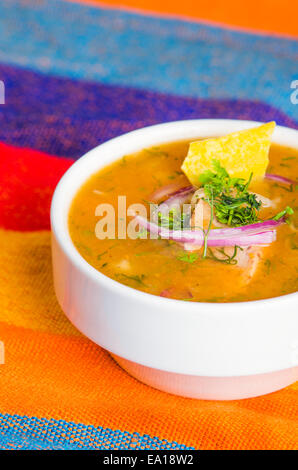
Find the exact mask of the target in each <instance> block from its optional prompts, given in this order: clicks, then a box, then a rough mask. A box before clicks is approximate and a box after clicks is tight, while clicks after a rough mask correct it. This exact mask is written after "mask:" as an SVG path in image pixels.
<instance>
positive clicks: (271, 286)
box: [69, 142, 298, 302]
mask: <svg viewBox="0 0 298 470" xmlns="http://www.w3.org/2000/svg"><path fill="white" fill-rule="evenodd" d="M188 146H189V142H175V143H170V144H167V145H162V146H160V147H152V148H148V149H144V150H142V151H140V152H138V153H135V154H132V155H127V156H125V157H123V158H122V159H121V160H118V161H117V162H115V163H113V164H111V165H109V166H107V167H105V168H104V169H101V170H100V171H99V172H98V173H96V174H94V175H93V176H92V177H91V178H90V179H89V180H88V181H87V182H86V183H85V184H84V185H83V186H82V187H81V189H80V190H79V192H78V193H77V194H76V196H75V198H74V200H73V203H72V206H71V209H70V213H69V231H70V235H71V238H72V240H73V243H74V244H75V246H76V248H77V249H78V251H79V252H80V254H81V255H82V256H83V258H85V260H86V261H87V262H88V263H89V264H91V265H92V266H93V267H94V268H96V269H97V270H98V271H101V272H102V273H103V274H105V275H106V276H108V277H110V278H112V279H115V280H116V281H118V282H120V283H123V284H126V285H128V286H130V287H133V288H135V289H139V290H142V291H144V292H148V293H150V294H154V295H158V296H160V295H161V296H164V297H170V298H175V299H181V300H188V301H197V302H236V301H247V300H257V299H264V298H269V297H275V296H280V295H284V294H288V293H291V292H296V291H297V286H298V234H297V227H298V216H297V210H298V202H297V187H296V186H295V185H292V186H289V185H284V184H280V183H279V182H276V181H271V180H268V179H265V180H263V181H262V182H259V183H257V184H252V185H251V186H250V191H253V192H256V193H258V194H261V195H262V196H265V197H267V198H269V199H270V200H272V201H274V207H266V208H265V207H264V208H262V209H261V211H260V216H261V218H262V220H264V219H268V218H271V217H273V216H274V215H275V214H277V213H278V212H279V211H282V210H283V209H284V208H285V207H286V206H290V207H291V208H292V209H293V210H294V211H295V212H294V215H291V217H290V218H289V220H288V223H285V224H282V225H281V226H279V227H278V228H277V240H276V241H274V242H273V243H271V244H270V245H269V246H264V247H263V246H262V247H261V248H260V249H259V250H258V253H257V256H256V257H255V258H254V266H253V270H252V269H251V266H250V267H249V269H246V268H243V267H241V266H239V265H237V264H233V263H229V262H220V261H218V260H216V259H213V258H212V256H208V257H206V258H205V259H203V258H202V251H203V250H201V251H197V252H195V253H189V252H187V251H184V249H183V247H182V245H181V244H179V243H176V242H174V241H171V240H165V239H154V240H152V239H150V238H146V239H143V238H141V236H140V237H139V238H137V239H130V238H128V237H126V238H125V239H119V238H117V215H118V214H117V211H118V196H120V195H122V196H126V205H127V207H128V206H129V205H130V204H135V203H141V204H144V205H145V206H147V208H148V214H149V204H148V202H149V201H151V197H152V194H153V193H154V192H155V191H156V190H158V188H161V187H163V186H165V185H171V186H173V188H174V187H183V186H187V185H189V182H188V180H187V178H186V177H185V175H184V174H183V173H182V172H181V164H182V162H183V160H184V158H185V156H186V154H187V151H188ZM269 158H270V163H269V167H268V169H267V172H268V173H273V174H277V175H281V176H284V177H288V178H291V179H292V180H295V181H297V172H298V151H297V150H294V149H291V148H285V147H279V146H275V145H272V146H271V149H270V154H269ZM171 186H170V187H171ZM104 203H108V204H112V205H113V206H114V208H115V213H116V237H115V239H109V238H106V239H98V238H97V237H96V235H95V228H96V224H97V223H98V221H99V219H100V217H99V216H96V215H95V210H96V207H97V206H98V205H99V204H104ZM130 220H131V217H127V223H129V221H130ZM140 234H142V230H140Z"/></svg>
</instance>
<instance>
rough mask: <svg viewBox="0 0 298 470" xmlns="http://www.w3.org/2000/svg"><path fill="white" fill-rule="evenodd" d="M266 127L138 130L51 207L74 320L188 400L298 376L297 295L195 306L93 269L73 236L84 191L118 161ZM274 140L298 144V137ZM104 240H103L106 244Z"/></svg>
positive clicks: (100, 157) (148, 379)
mask: <svg viewBox="0 0 298 470" xmlns="http://www.w3.org/2000/svg"><path fill="white" fill-rule="evenodd" d="M257 124H259V123H256V122H252V121H236V120H216V119H214V120H213V119H212V120H190V121H178V122H171V123H167V124H160V125H156V126H152V127H147V128H144V129H140V130H137V131H133V132H130V133H128V134H125V135H123V136H121V137H118V138H115V139H112V140H110V141H109V142H106V143H104V144H102V145H99V146H98V147H96V148H95V149H93V150H91V151H90V152H88V153H87V154H86V155H85V156H84V157H82V158H80V159H79V160H78V161H77V162H76V163H75V164H74V165H73V166H72V167H71V168H70V169H69V170H68V171H67V172H66V174H65V175H64V176H63V178H62V179H61V181H60V182H59V184H58V186H57V188H56V191H55V194H54V197H53V201H52V208H51V223H52V252H53V270H54V284H55V290H56V295H57V297H58V300H59V303H60V305H61V307H62V309H63V310H64V312H65V313H66V315H67V316H68V318H69V319H70V321H71V322H72V323H73V324H74V325H75V326H76V327H77V328H78V329H79V330H80V331H81V332H82V333H83V334H85V335H86V336H87V337H88V338H90V339H91V340H92V341H94V342H95V343H97V344H99V345H100V346H102V347H103V348H105V349H107V350H108V351H109V352H110V353H111V354H112V356H113V357H114V359H115V360H116V361H117V362H118V363H119V364H120V365H121V366H122V367H123V368H124V369H126V371H127V372H129V373H130V374H131V375H132V376H134V377H136V378H137V379H139V380H141V381H142V382H144V383H146V384H148V385H151V386H152V387H155V388H158V389H160V390H163V391H165V392H169V393H174V394H177V395H182V396H185V397H192V398H201V399H211V400H212V399H215V400H217V399H218V400H231V399H239V398H247V397H252V396H257V395H262V394H265V393H269V392H273V391H275V390H278V389H281V388H283V387H285V386H287V385H289V384H291V383H293V382H295V381H296V380H297V379H298V311H297V306H298V293H294V294H289V295H285V296H282V297H277V298H272V299H268V300H258V301H253V302H241V303H225V304H224V303H219V304H216V303H214V304H212V303H193V302H186V301H180V300H173V299H167V298H162V297H157V296H154V295H150V294H146V293H143V292H140V291H138V290H135V289H132V288H130V287H127V286H125V285H123V284H120V283H118V282H116V281H114V280H112V279H110V278H108V277H107V276H105V275H104V274H102V273H100V272H98V271H97V270H96V269H94V268H93V267H92V266H90V265H89V264H88V263H87V262H86V261H85V260H84V259H83V258H82V257H81V255H80V254H79V252H78V251H77V250H76V248H75V246H74V245H73V243H72V240H71V238H70V235H69V232H68V226H67V218H68V212H69V208H70V204H71V201H72V199H73V197H74V196H75V194H76V192H77V190H78V189H79V188H80V186H81V185H82V184H83V183H84V182H85V181H86V180H87V179H88V178H89V176H90V175H92V174H93V173H95V172H97V171H98V170H99V169H100V168H102V167H104V166H105V165H107V164H109V163H110V162H112V161H114V160H117V159H119V158H121V157H122V156H123V155H125V154H130V153H132V152H135V151H137V150H141V149H142V148H145V147H150V146H153V145H158V144H162V143H167V142H171V141H177V140H180V139H195V138H197V137H208V136H215V135H223V134H227V133H230V132H233V131H237V130H241V129H245V128H249V127H253V126H255V125H257ZM273 141H274V142H275V143H279V144H281V145H287V146H291V147H295V148H298V131H295V130H292V129H288V128H285V127H277V128H276V130H275V131H274V136H273ZM98 243H99V244H100V241H99V242H98Z"/></svg>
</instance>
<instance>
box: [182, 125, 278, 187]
mask: <svg viewBox="0 0 298 470" xmlns="http://www.w3.org/2000/svg"><path fill="white" fill-rule="evenodd" d="M274 128H275V122H268V123H267V124H263V125H261V126H259V127H254V128H252V129H248V130H244V131H240V132H233V133H232V134H228V135H226V136H224V137H218V138H212V139H206V140H198V141H196V142H192V143H191V144H190V146H189V151H188V154H187V156H186V158H185V160H184V162H183V165H182V167H181V169H182V170H183V171H184V173H185V175H186V176H187V178H188V179H189V181H190V182H191V183H192V184H193V185H195V186H200V182H199V177H200V175H201V174H202V173H203V172H204V171H206V170H211V171H213V170H214V169H213V165H212V161H213V160H219V162H220V164H221V165H222V166H223V167H224V168H225V169H226V170H227V172H228V173H229V174H230V176H231V177H237V178H244V179H245V180H247V179H248V178H249V176H250V174H251V172H253V180H257V179H261V178H263V177H264V175H265V172H266V168H267V166H268V163H269V158H268V153H269V148H270V143H271V139H270V138H271V135H272V133H273V131H274Z"/></svg>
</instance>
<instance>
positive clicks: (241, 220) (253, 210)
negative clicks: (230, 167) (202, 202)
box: [200, 160, 261, 227]
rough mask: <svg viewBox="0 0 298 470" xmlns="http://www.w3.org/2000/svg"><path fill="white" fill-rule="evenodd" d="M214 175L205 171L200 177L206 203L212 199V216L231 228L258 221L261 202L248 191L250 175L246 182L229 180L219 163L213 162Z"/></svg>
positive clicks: (209, 171)
mask: <svg viewBox="0 0 298 470" xmlns="http://www.w3.org/2000/svg"><path fill="white" fill-rule="evenodd" d="M213 168H214V170H215V173H213V172H212V171H211V170H207V171H206V172H204V173H203V174H202V175H201V176H200V182H201V183H203V186H204V191H205V195H206V198H207V202H209V204H210V200H211V198H213V208H214V215H215V216H216V218H217V220H218V221H219V222H221V223H222V224H225V225H229V226H231V227H238V226H241V225H247V224H251V223H254V222H257V220H258V210H259V208H260V206H261V202H259V201H257V198H256V195H255V194H252V193H250V192H249V191H248V187H249V185H250V182H251V179H252V173H251V175H250V178H249V180H248V181H245V180H244V179H243V178H231V177H230V175H229V174H228V172H227V171H226V170H225V168H223V167H222V166H221V165H220V163H219V161H217V160H213Z"/></svg>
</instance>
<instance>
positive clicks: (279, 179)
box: [265, 173, 297, 185]
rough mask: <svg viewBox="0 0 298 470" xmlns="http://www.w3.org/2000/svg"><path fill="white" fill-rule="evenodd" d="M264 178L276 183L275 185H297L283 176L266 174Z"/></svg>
mask: <svg viewBox="0 0 298 470" xmlns="http://www.w3.org/2000/svg"><path fill="white" fill-rule="evenodd" d="M265 178H267V179H268V180H272V181H276V182H277V183H281V184H289V185H291V184H297V183H296V181H294V180H290V179H289V178H285V177H284V176H280V175H273V174H272V173H266V175H265Z"/></svg>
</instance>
